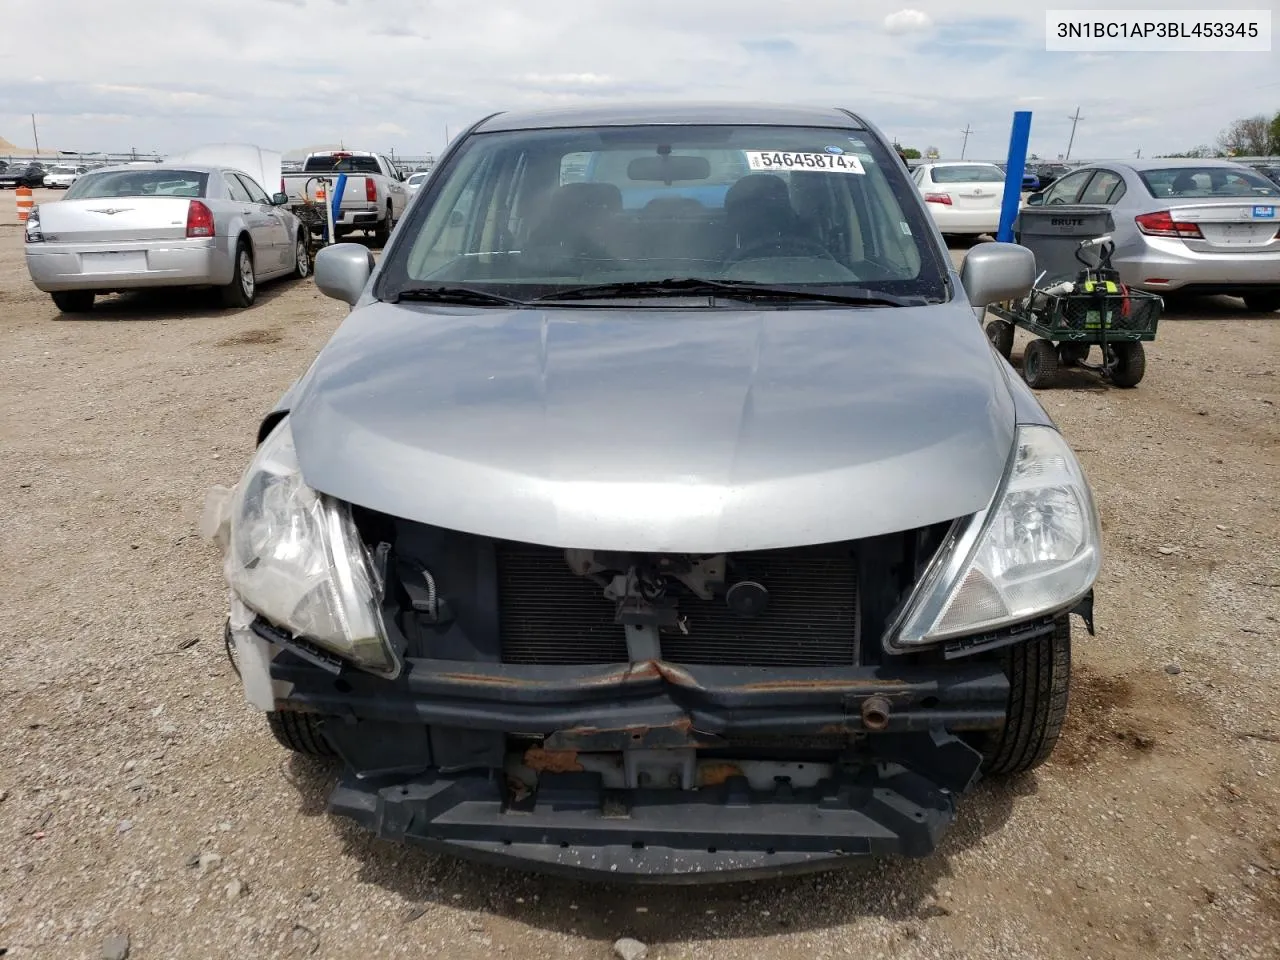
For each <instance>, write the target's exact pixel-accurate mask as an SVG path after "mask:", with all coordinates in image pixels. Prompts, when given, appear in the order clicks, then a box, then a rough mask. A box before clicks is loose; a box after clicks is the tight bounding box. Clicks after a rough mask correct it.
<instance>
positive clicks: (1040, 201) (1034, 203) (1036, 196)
mask: <svg viewBox="0 0 1280 960" xmlns="http://www.w3.org/2000/svg"><path fill="white" fill-rule="evenodd" d="M1027 206H1029V207H1040V206H1044V194H1043V193H1033V194H1031V196H1029V197H1027Z"/></svg>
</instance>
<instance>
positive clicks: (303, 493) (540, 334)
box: [204, 104, 1101, 882]
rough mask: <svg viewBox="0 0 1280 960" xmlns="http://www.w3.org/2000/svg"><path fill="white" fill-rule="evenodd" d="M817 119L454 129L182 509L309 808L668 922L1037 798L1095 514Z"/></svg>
mask: <svg viewBox="0 0 1280 960" xmlns="http://www.w3.org/2000/svg"><path fill="white" fill-rule="evenodd" d="M1034 276H1035V264H1034V257H1033V256H1032V254H1031V251H1029V250H1027V249H1025V248H1022V247H1019V246H1016V245H1013V244H1001V243H989V244H983V245H980V246H978V247H975V248H974V249H973V250H971V251H970V252H969V254H968V257H967V258H966V260H965V263H964V266H963V269H962V270H960V271H959V272H958V273H957V271H956V270H955V269H953V267H952V265H951V262H950V259H949V258H948V254H947V250H946V248H945V246H944V245H943V243H942V238H941V236H940V235H939V233H938V231H937V229H936V228H935V226H934V225H933V222H932V220H931V218H930V217H929V214H928V212H927V211H926V209H925V207H924V203H923V201H922V199H921V198H920V196H919V194H918V192H917V191H916V190H915V188H914V187H913V186H912V184H911V181H910V179H909V176H908V173H907V171H906V169H905V168H904V167H903V166H902V164H901V163H900V162H899V161H898V159H897V157H896V155H895V154H894V152H893V149H892V147H891V146H890V144H889V143H888V141H887V140H886V139H885V137H884V136H883V135H882V134H881V133H880V132H879V131H878V130H877V129H876V128H875V127H874V126H873V125H871V124H870V123H868V122H867V121H866V120H864V119H863V118H861V117H859V116H857V115H856V114H854V113H850V112H846V111H843V110H834V109H832V110H825V109H823V110H820V109H808V108H782V107H771V106H749V105H724V104H721V105H714V104H713V105H696V104H695V105H678V104H666V105H661V106H652V107H642V106H634V105H629V106H620V107H617V108H606V107H597V108H592V109H575V110H567V111H564V112H548V113H531V114H507V113H501V114H496V115H494V116H490V117H488V118H487V119H485V120H483V121H481V122H479V123H477V124H475V125H474V126H473V127H471V128H470V129H469V130H468V131H467V132H466V133H465V134H464V135H463V136H461V137H459V138H458V139H457V140H456V141H455V142H454V143H453V144H452V145H451V146H450V148H449V149H448V151H447V153H446V154H445V155H444V156H443V157H442V158H441V161H440V165H439V167H438V169H437V170H436V172H435V173H434V174H433V175H432V177H431V178H430V179H429V180H428V181H427V182H426V184H424V186H423V187H422V191H421V193H420V195H419V197H418V199H417V200H416V201H415V203H414V204H413V206H412V208H411V209H410V211H409V213H408V214H407V216H406V217H405V219H404V220H403V221H402V223H401V224H400V226H399V229H398V230H397V231H396V234H395V236H394V238H393V239H392V241H391V243H390V245H389V247H388V248H387V250H386V252H385V254H384V256H383V258H382V259H381V261H380V262H378V263H376V264H375V262H374V259H373V256H372V254H371V253H370V252H369V251H368V250H367V249H365V248H364V247H361V246H355V245H351V244H338V245H335V246H331V247H329V248H327V249H325V250H323V251H321V253H320V254H319V256H318V258H317V262H316V282H317V284H318V286H319V287H320V289H321V290H322V291H324V292H325V293H326V294H328V295H329V296H332V297H336V298H338V299H341V300H344V301H346V302H347V303H349V304H350V305H351V306H352V310H351V313H350V315H349V316H348V317H347V319H346V320H345V321H344V322H343V323H342V325H341V326H340V327H339V329H338V330H337V332H336V333H335V335H334V336H333V338H332V340H331V341H330V342H329V343H328V344H327V345H326V346H325V347H324V349H323V350H322V351H321V353H320V355H319V356H318V357H317V358H316V359H315V361H314V363H312V365H311V366H310V368H309V369H308V370H307V371H306V373H305V374H304V375H303V376H302V377H301V379H300V380H299V381H298V382H297V383H295V384H294V385H293V387H292V388H291V389H290V390H289V391H288V392H287V393H286V395H285V396H284V397H283V398H282V399H281V400H280V401H279V403H278V405H277V406H276V408H275V409H274V410H272V411H270V412H269V413H267V415H266V416H265V417H264V419H263V420H262V421H261V423H260V425H259V426H258V430H257V440H258V447H257V453H256V455H255V456H254V457H253V460H252V463H250V465H249V467H248V469H247V470H246V471H245V473H244V475H243V476H242V477H241V479H240V480H239V482H238V483H237V484H236V485H235V486H234V487H233V488H216V489H215V490H213V491H211V492H210V495H209V499H208V502H207V504H206V514H205V520H204V530H205V534H206V535H207V536H210V537H212V538H214V539H216V540H217V541H218V542H219V543H220V544H221V545H222V547H223V549H224V551H225V573H226V578H227V581H228V584H229V586H230V594H231V601H230V603H231V609H230V615H229V617H228V620H227V626H226V637H227V644H228V647H229V649H230V650H231V651H232V652H233V656H234V659H235V662H236V664H237V668H238V670H239V672H240V676H241V679H242V682H243V686H244V691H245V695H246V697H247V699H248V701H249V702H250V703H251V704H252V705H253V706H254V707H255V708H257V709H259V710H261V711H263V712H264V714H265V715H266V720H267V722H268V723H269V724H270V727H271V730H272V731H273V732H274V734H275V736H276V738H277V739H278V740H279V741H280V742H281V743H282V744H283V745H284V746H285V747H287V748H289V749H292V750H295V751H299V752H302V753H306V754H312V755H316V756H321V757H326V758H331V759H332V760H333V762H334V763H335V764H336V765H338V766H339V767H340V769H341V771H342V773H341V775H340V778H339V781H338V783H337V786H336V787H335V788H334V790H333V792H332V795H331V796H330V800H329V804H330V809H331V810H332V811H333V812H334V813H336V814H339V815H342V816H345V817H349V818H352V819H354V820H355V821H357V822H358V823H360V824H362V825H364V826H365V827H367V828H368V829H370V830H373V831H375V832H376V833H378V834H379V835H381V836H383V837H387V838H393V839H397V840H403V841H410V842H414V843H419V844H423V845H425V846H427V847H429V848H433V849H436V850H439V851H445V852H451V853H454V854H457V855H460V856H463V857H470V858H476V859H479V860H487V861H492V862H498V863H510V864H515V865H523V866H525V867H528V868H532V869H536V870H543V871H550V872H560V873H567V874H576V875H585V876H599V877H606V878H612V879H624V880H630V881H649V882H656V881H665V882H692V881H697V880H726V879H730V878H741V877H749V876H762V875H773V874H779V873H786V872H791V871H803V870H815V869H824V868H829V867H832V866H835V865H838V864H842V863H848V862H853V861H857V860H859V859H864V858H866V857H868V856H877V857H878V856H890V855H905V856H924V855H927V854H929V853H930V852H931V851H932V850H933V849H934V848H935V845H936V843H937V842H938V840H939V838H940V836H941V834H942V833H943V832H944V831H945V829H946V827H947V826H948V825H949V824H950V823H951V822H952V820H953V818H954V816H955V812H956V804H957V803H958V802H961V797H962V796H963V795H964V794H965V792H966V791H967V790H968V788H969V787H970V786H971V785H972V784H973V783H974V782H975V781H976V780H977V778H979V777H980V776H982V775H989V776H1003V775H1009V774H1014V773H1018V772H1021V771H1025V770H1027V769H1030V768H1032V767H1034V766H1036V765H1037V764H1039V763H1041V762H1042V761H1044V759H1045V758H1046V757H1047V756H1048V755H1049V753H1050V751H1051V750H1052V749H1053V747H1054V743H1055V741H1056V739H1057V737H1058V734H1059V730H1060V728H1061V725H1062V721H1063V715H1064V712H1065V709H1066V703H1067V689H1068V683H1069V674H1070V665H1071V660H1070V652H1071V651H1070V648H1071V622H1070V619H1071V617H1072V615H1073V614H1075V615H1078V616H1080V617H1082V618H1083V619H1084V622H1085V623H1086V625H1087V626H1088V627H1089V629H1090V630H1092V596H1093V594H1092V590H1093V585H1094V581H1095V579H1096V578H1097V576H1098V571H1099V565H1100V562H1101V552H1100V533H1099V523H1098V516H1097V513H1096V510H1095V507H1094V502H1093V499H1092V495H1091V493H1090V490H1089V485H1088V483H1087V481H1086V479H1085V477H1084V475H1083V473H1082V471H1081V467H1080V464H1079V462H1078V461H1077V459H1076V457H1075V456H1074V454H1073V453H1072V451H1071V449H1070V447H1069V446H1068V445H1067V443H1066V441H1065V440H1064V439H1063V437H1062V435H1061V434H1060V433H1059V432H1058V430H1057V429H1056V428H1055V427H1054V425H1053V423H1052V422H1051V421H1050V419H1049V417H1048V416H1047V415H1046V414H1045V412H1044V410H1042V409H1041V407H1040V406H1039V404H1038V403H1037V401H1036V400H1035V398H1034V396H1033V395H1032V394H1031V393H1030V392H1029V391H1028V389H1027V388H1026V387H1025V386H1024V385H1023V384H1022V382H1021V381H1020V380H1019V379H1018V377H1017V376H1015V375H1014V374H1013V371H1012V370H1011V368H1010V367H1009V366H1008V364H1007V363H1006V362H1005V361H1004V360H1003V359H1002V358H1001V357H999V356H998V355H997V354H996V353H995V352H994V351H993V350H992V348H991V346H990V345H989V343H988V342H987V339H986V337H985V336H984V335H983V333H982V330H981V328H980V326H979V325H978V324H977V323H976V322H975V321H974V310H975V307H979V306H982V305H985V304H988V303H993V302H997V301H1002V300H1006V299H1010V298H1015V297H1019V296H1022V295H1024V294H1025V293H1026V292H1027V291H1028V289H1029V288H1030V286H1031V284H1032V280H1033V278H1034Z"/></svg>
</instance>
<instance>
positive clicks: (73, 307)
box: [49, 290, 93, 313]
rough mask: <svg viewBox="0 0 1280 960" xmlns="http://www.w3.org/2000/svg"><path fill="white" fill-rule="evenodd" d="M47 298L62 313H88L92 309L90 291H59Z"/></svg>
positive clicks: (91, 292) (91, 293)
mask: <svg viewBox="0 0 1280 960" xmlns="http://www.w3.org/2000/svg"><path fill="white" fill-rule="evenodd" d="M49 296H51V297H53V303H54V306H56V307H57V308H58V309H59V310H61V311H62V312H63V313H88V312H89V311H90V310H92V309H93V291H92V290H59V291H58V292H57V293H51V294H49Z"/></svg>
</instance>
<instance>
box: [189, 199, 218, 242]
mask: <svg viewBox="0 0 1280 960" xmlns="http://www.w3.org/2000/svg"><path fill="white" fill-rule="evenodd" d="M187 236H188V237H212V236H213V211H212V210H210V209H209V208H208V207H206V206H205V205H204V204H203V203H201V202H200V201H199V200H192V201H191V205H190V206H189V207H187Z"/></svg>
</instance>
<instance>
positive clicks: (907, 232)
mask: <svg viewBox="0 0 1280 960" xmlns="http://www.w3.org/2000/svg"><path fill="white" fill-rule="evenodd" d="M898 226H900V227H901V228H902V232H903V233H904V234H905V235H906V236H908V237H909V236H911V224H909V223H907V221H905V220H899V221H898Z"/></svg>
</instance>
